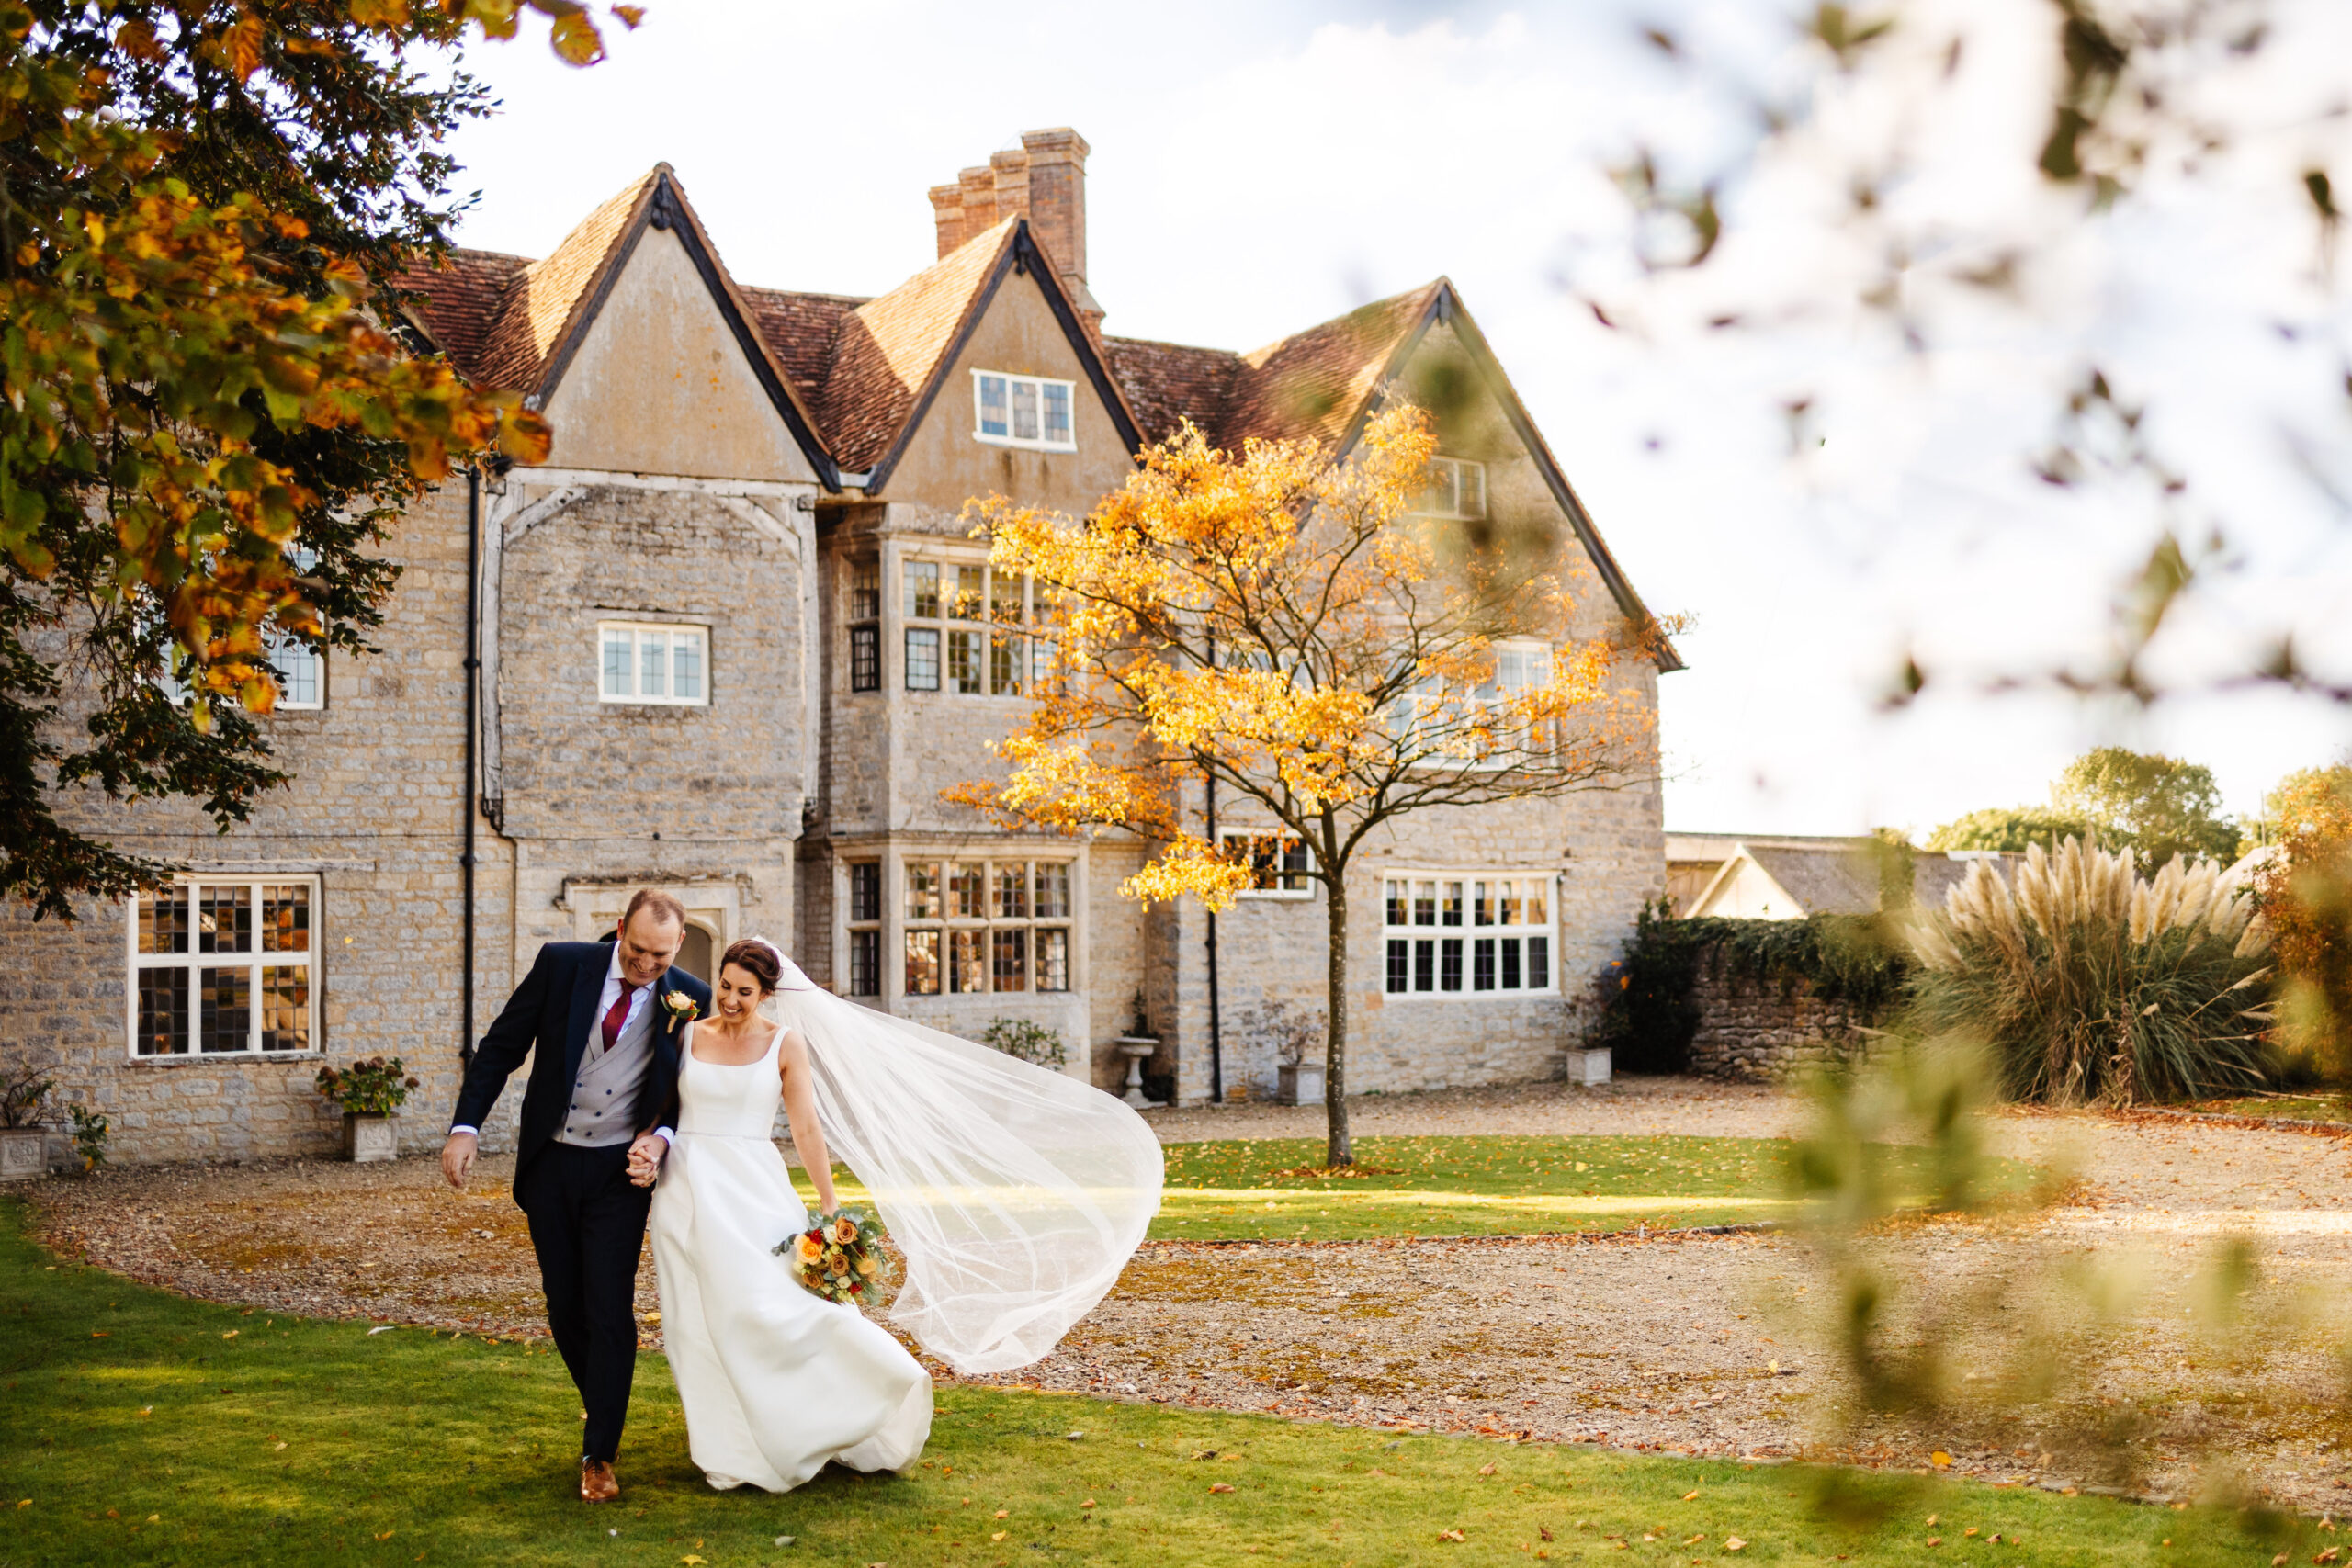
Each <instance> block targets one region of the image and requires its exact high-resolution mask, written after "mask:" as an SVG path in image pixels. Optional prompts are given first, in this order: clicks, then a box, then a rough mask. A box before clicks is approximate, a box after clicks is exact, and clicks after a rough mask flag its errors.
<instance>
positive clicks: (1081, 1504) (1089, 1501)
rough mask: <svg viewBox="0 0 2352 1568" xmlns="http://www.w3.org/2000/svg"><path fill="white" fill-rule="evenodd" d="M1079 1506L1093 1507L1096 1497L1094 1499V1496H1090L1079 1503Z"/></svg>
mask: <svg viewBox="0 0 2352 1568" xmlns="http://www.w3.org/2000/svg"><path fill="white" fill-rule="evenodd" d="M1079 1506H1080V1507H1081V1508H1091V1507H1092V1506H1094V1499H1093V1498H1091V1497H1089V1498H1088V1499H1087V1500H1086V1501H1085V1502H1083V1503H1080V1505H1079Z"/></svg>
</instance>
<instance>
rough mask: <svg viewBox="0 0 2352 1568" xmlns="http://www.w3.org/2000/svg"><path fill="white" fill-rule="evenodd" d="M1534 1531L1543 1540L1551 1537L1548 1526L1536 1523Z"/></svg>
mask: <svg viewBox="0 0 2352 1568" xmlns="http://www.w3.org/2000/svg"><path fill="white" fill-rule="evenodd" d="M1535 1533H1536V1534H1537V1535H1539V1536H1541V1537H1543V1538H1544V1540H1551V1539H1552V1531H1551V1529H1550V1527H1549V1526H1545V1525H1537V1526H1536V1527H1535Z"/></svg>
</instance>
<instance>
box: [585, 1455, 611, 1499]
mask: <svg viewBox="0 0 2352 1568" xmlns="http://www.w3.org/2000/svg"><path fill="white" fill-rule="evenodd" d="M619 1495H621V1483H619V1482H618V1481H616V1480H615V1479H614V1478H613V1467H612V1466H611V1465H609V1464H606V1463H605V1461H603V1460H600V1459H583V1460H582V1461H580V1500H581V1501H582V1502H583V1503H609V1502H611V1501H612V1500H613V1499H614V1498H616V1497H617V1496H619Z"/></svg>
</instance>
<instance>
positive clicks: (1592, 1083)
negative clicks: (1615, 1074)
mask: <svg viewBox="0 0 2352 1568" xmlns="http://www.w3.org/2000/svg"><path fill="white" fill-rule="evenodd" d="M1609 1069H1610V1051H1609V1047H1608V1046H1606V1045H1603V1046H1601V1047H1600V1049H1598V1050H1594V1051H1571V1052H1569V1053H1568V1068H1567V1072H1566V1078H1567V1080H1568V1082H1570V1083H1572V1084H1576V1085H1577V1086H1579V1087H1581V1088H1584V1089H1596V1088H1599V1087H1600V1085H1602V1084H1605V1083H1607V1082H1608V1081H1609Z"/></svg>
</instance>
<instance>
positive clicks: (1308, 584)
mask: <svg viewBox="0 0 2352 1568" xmlns="http://www.w3.org/2000/svg"><path fill="white" fill-rule="evenodd" d="M1436 446H1437V442H1436V438H1435V435H1434V434H1433V431H1432V426H1431V423H1430V419H1429V417H1428V416H1427V415H1426V414H1425V413H1423V412H1421V411H1420V410H1419V409H1417V408H1414V407H1412V406H1411V405H1409V404H1407V403H1402V402H1397V403H1392V404H1390V405H1389V406H1388V407H1386V408H1385V409H1384V410H1383V411H1382V412H1379V413H1377V414H1375V415H1374V417H1373V418H1372V419H1371V420H1370V421H1369V422H1368V423H1367V425H1366V427H1365V429H1364V432H1363V436H1362V438H1361V440H1360V441H1359V442H1358V444H1357V445H1356V446H1355V447H1354V448H1352V449H1351V451H1350V452H1349V453H1348V454H1347V455H1346V457H1345V460H1337V459H1336V458H1335V457H1334V454H1333V453H1332V452H1331V451H1330V450H1329V448H1327V447H1326V446H1322V445H1320V444H1318V443H1315V442H1309V441H1296V442H1264V441H1250V442H1248V443H1245V444H1244V446H1243V447H1242V449H1241V450H1240V451H1239V452H1238V454H1237V453H1229V452H1226V451H1221V450H1218V449H1216V448H1215V447H1213V446H1210V445H1209V443H1208V441H1207V440H1206V438H1205V437H1204V436H1203V435H1202V434H1200V432H1198V431H1197V430H1195V429H1193V427H1192V426H1191V425H1189V424H1187V425H1185V426H1183V427H1182V429H1181V430H1180V431H1179V432H1178V433H1177V434H1175V435H1173V436H1170V438H1169V439H1168V440H1166V441H1164V442H1162V443H1161V444H1160V445H1159V446H1155V447H1153V448H1151V449H1150V450H1149V451H1148V452H1146V453H1145V454H1144V457H1143V459H1142V461H1141V464H1140V465H1139V467H1138V468H1137V469H1136V473H1135V474H1134V475H1133V476H1132V477H1131V478H1130V479H1129V480H1128V481H1127V483H1126V484H1125V487H1123V488H1122V489H1121V490H1120V491H1116V492H1115V493H1114V494H1112V495H1110V496H1108V497H1106V498H1105V499H1104V500H1103V502H1101V503H1100V504H1099V505H1098V506H1096V508H1095V509H1094V511H1093V512H1092V513H1091V514H1089V515H1088V516H1086V517H1085V518H1082V519H1073V518H1070V517H1068V516H1064V515H1061V514H1058V513H1047V512H1043V511H1040V510H1037V509H1035V508H1023V507H1015V506H1013V505H1012V504H1011V503H1010V502H1006V501H1004V500H1002V499H1001V498H996V499H992V500H990V501H989V502H987V503H985V504H983V505H980V506H978V507H977V508H976V509H975V516H976V520H977V524H978V529H977V531H978V532H982V533H985V534H986V535H988V536H989V538H990V541H991V557H990V558H991V560H992V562H993V563H994V565H995V567H996V569H997V570H999V571H1001V572H1006V573H1025V574H1028V575H1029V576H1031V577H1032V578H1033V579H1034V580H1035V582H1036V584H1037V595H1036V598H1037V604H1038V606H1039V611H1038V614H1037V615H1036V617H1035V624H1034V625H1033V626H1032V628H1031V635H1032V636H1033V637H1035V639H1036V641H1037V644H1038V649H1039V658H1038V660H1037V663H1038V677H1037V681H1036V684H1035V698H1036V701H1035V705H1034V706H1033V709H1032V711H1031V714H1030V716H1029V718H1028V721H1027V722H1026V723H1025V724H1024V725H1023V727H1022V728H1020V729H1019V730H1018V731H1017V732H1016V733H1014V734H1012V736H1010V737H1008V738H1006V739H1003V740H1002V741H1001V742H1000V743H999V744H998V746H997V753H998V755H999V756H1000V757H1001V759H1002V760H1003V761H1006V762H1007V763H1008V764H1010V772H1009V774H1008V775H1007V776H1006V777H1004V778H1002V779H1001V780H996V781H987V782H980V783H973V784H964V785H961V786H959V787H957V788H956V789H955V790H953V791H950V792H949V794H950V796H951V798H954V799H956V800H959V801H961V802H963V803H965V804H967V805H971V806H975V807H979V808H981V809H983V810H986V811H988V812H989V813H990V814H992V815H994V816H995V817H997V818H999V819H1001V820H1005V821H1008V822H1014V823H1022V824H1027V825H1039V826H1045V827H1048V828H1054V829H1061V830H1063V831H1069V832H1078V831H1083V830H1086V829H1092V828H1100V827H1114V828H1121V829H1129V830H1132V831H1135V832H1137V833H1139V834H1141V835H1143V836H1145V837H1147V838H1150V839H1153V840H1158V841H1159V843H1160V844H1161V845H1162V846H1163V848H1162V850H1161V852H1159V854H1158V855H1157V856H1156V857H1155V858H1154V859H1153V860H1152V861H1150V862H1149V863H1148V864H1147V865H1145V866H1144V867H1143V869H1142V870H1141V871H1140V872H1138V873H1137V874H1136V875H1135V876H1134V877H1132V878H1131V879H1130V880H1129V881H1128V882H1127V884H1126V885H1125V889H1124V891H1125V892H1126V893H1127V894H1129V895H1130V896H1132V897H1141V898H1145V899H1149V900H1164V899H1170V898H1174V897H1179V896H1181V895H1183V894H1188V893H1189V894H1193V895H1196V896H1198V897H1201V898H1202V899H1204V901H1205V902H1206V903H1208V904H1209V906H1210V907H1211V908H1223V907H1224V906H1225V905H1226V904H1227V903H1229V902H1230V900H1231V899H1232V898H1233V897H1235V896H1236V895H1237V894H1238V893H1240V892H1242V891H1244V890H1246V889H1247V888H1248V887H1249V886H1250V881H1251V874H1250V869H1249V868H1248V867H1246V866H1243V865H1239V864H1238V863H1236V862H1235V861H1234V860H1233V859H1232V858H1230V857H1229V856H1228V855H1227V853H1226V852H1224V851H1223V850H1222V849H1221V848H1220V847H1219V846H1216V845H1214V844H1211V843H1209V842H1208V841H1206V840H1205V839H1204V838H1203V837H1202V836H1200V835H1198V834H1196V833H1194V832H1193V831H1191V830H1190V829H1189V828H1188V825H1187V821H1186V812H1185V809H1184V808H1183V806H1182V801H1183V798H1184V795H1183V792H1184V788H1185V786H1186V785H1187V784H1196V783H1198V782H1199V781H1201V780H1204V779H1211V780H1215V781H1216V783H1217V784H1219V785H1220V786H1221V787H1228V788H1231V789H1234V790H1237V791H1238V792H1239V793H1241V794H1242V795H1248V796H1250V797H1254V798H1255V799H1256V800H1257V801H1259V802H1261V804H1263V805H1264V806H1266V807H1268V808H1269V809H1271V810H1272V812H1273V813H1274V814H1275V816H1276V817H1277V818H1280V819H1281V820H1283V821H1284V822H1285V823H1288V824H1290V825H1292V826H1293V827H1295V828H1301V829H1304V828H1306V826H1307V825H1308V824H1309V823H1310V822H1313V821H1317V820H1319V821H1321V822H1322V823H1323V824H1325V825H1326V827H1327V829H1328V828H1329V825H1330V824H1331V823H1332V822H1333V821H1334V820H1335V818H1346V819H1347V823H1348V826H1347V827H1346V828H1342V829H1338V830H1339V831H1341V832H1346V831H1349V830H1350V829H1353V828H1355V827H1358V826H1361V825H1368V824H1369V823H1371V822H1374V821H1377V820H1380V819H1382V818H1385V816H1389V815H1394V814H1396V813H1397V812H1398V811H1402V810H1406V809H1410V808H1412V807H1414V806H1418V805H1422V804H1438V803H1453V804H1471V803H1476V802H1480V801H1491V800H1499V799H1508V798H1513V797H1518V796H1537V795H1553V794H1559V793H1564V792H1565V791H1566V790H1568V789H1572V788H1578V787H1586V786H1605V784H1606V783H1607V782H1608V781H1610V780H1612V779H1623V778H1626V777H1631V776H1635V775H1638V774H1639V773H1643V772H1645V771H1646V770H1648V769H1649V768H1651V767H1652V766H1653V765H1654V763H1653V762H1652V758H1653V756H1654V746H1653V728H1652V727H1653V718H1652V716H1651V712H1650V708H1649V705H1648V704H1647V702H1646V700H1645V692H1644V688H1643V687H1642V685H1641V682H1639V680H1638V679H1637V678H1635V676H1634V674H1633V673H1632V671H1630V670H1629V664H1630V663H1631V662H1632V660H1634V659H1637V658H1638V657H1639V656H1641V655H1642V654H1643V653H1645V652H1646V651H1648V650H1647V649H1646V648H1645V642H1644V639H1645V638H1646V637H1649V636H1650V635H1651V634H1652V631H1653V630H1654V628H1649V627H1628V626H1624V625H1623V622H1622V619H1621V618H1619V617H1615V616H1614V615H1613V606H1611V615H1594V614H1593V613H1592V611H1591V609H1590V607H1589V606H1588V605H1587V604H1585V603H1584V602H1583V600H1582V599H1581V598H1580V596H1579V593H1578V589H1579V587H1580V586H1581V584H1582V583H1583V581H1584V579H1585V577H1586V575H1587V573H1588V570H1589V569H1588V567H1587V564H1586V563H1585V561H1584V559H1583V558H1582V556H1581V555H1580V554H1579V553H1578V551H1577V548H1576V547H1575V546H1574V544H1573V543H1572V542H1571V541H1570V540H1569V539H1568V538H1567V536H1566V535H1565V534H1562V535H1560V536H1556V537H1555V538H1554V539H1553V540H1552V543H1551V545H1550V547H1548V549H1547V550H1546V551H1544V552H1539V553H1537V554H1535V555H1532V556H1531V555H1529V554H1528V553H1527V552H1526V551H1524V550H1516V551H1514V550H1505V549H1501V548H1498V547H1486V546H1482V545H1481V543H1480V542H1479V540H1478V538H1477V537H1476V536H1475V535H1474V534H1473V533H1471V532H1469V531H1466V530H1465V529H1464V525H1462V524H1461V522H1460V521H1459V520H1450V519H1441V518H1433V517H1428V516H1422V515H1419V514H1417V513H1415V511H1414V508H1415V506H1416V505H1417V503H1418V502H1419V497H1420V496H1421V495H1422V493H1423V490H1424V487H1425V485H1426V483H1427V480H1428V474H1429V472H1430V461H1431V458H1432V457H1433V456H1434V455H1435V452H1436ZM1310 836H1312V835H1310ZM1317 848H1318V849H1320V848H1322V846H1321V845H1319V844H1318V845H1317ZM1320 858H1321V857H1318V860H1319V859H1320Z"/></svg>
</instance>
